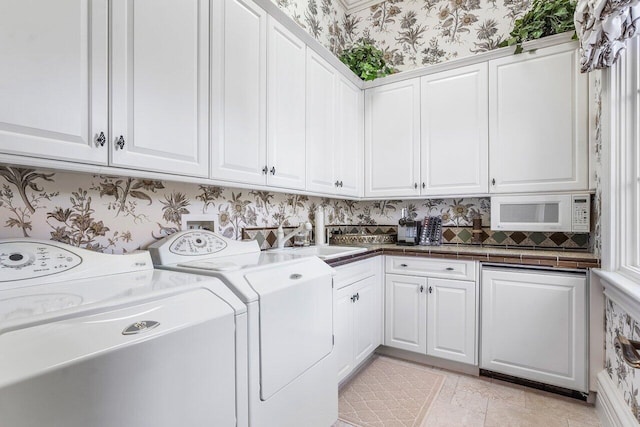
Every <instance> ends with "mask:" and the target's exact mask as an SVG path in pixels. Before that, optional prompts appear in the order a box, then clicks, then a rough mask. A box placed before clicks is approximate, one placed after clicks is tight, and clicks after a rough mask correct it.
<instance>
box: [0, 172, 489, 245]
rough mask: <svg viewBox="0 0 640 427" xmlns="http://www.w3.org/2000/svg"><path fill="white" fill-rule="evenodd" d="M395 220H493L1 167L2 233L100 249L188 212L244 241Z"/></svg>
mask: <svg viewBox="0 0 640 427" xmlns="http://www.w3.org/2000/svg"><path fill="white" fill-rule="evenodd" d="M317 205H322V206H324V207H325V216H326V218H325V224H328V225H329V224H358V225H375V224H387V225H388V224H396V223H397V221H398V219H400V211H401V209H402V208H403V207H407V208H408V210H409V213H410V215H411V216H413V217H414V218H423V217H425V216H428V215H442V218H443V225H445V226H447V225H448V226H471V225H472V219H473V218H474V217H476V216H480V217H481V218H482V221H483V223H484V224H485V225H487V224H489V223H490V217H489V211H490V204H489V199H488V198H465V199H430V200H411V201H406V202H403V201H402V200H384V201H352V200H336V199H328V198H320V197H309V196H304V195H295V194H283V193H276V192H270V191H256V190H246V189H237V188H226V187H217V186H208V185H195V184H188V183H174V182H166V181H155V180H147V179H136V178H127V177H111V176H100V175H89V174H80V173H70V172H55V173H53V172H52V173H50V172H44V171H38V170H34V169H28V168H17V167H8V166H2V165H0V238H8V237H23V236H25V237H34V238H39V239H51V240H56V241H60V242H64V243H68V244H71V245H74V246H81V247H86V248H89V249H93V250H96V251H103V252H112V253H122V252H127V251H131V250H135V249H138V248H144V247H146V246H147V245H148V244H150V243H152V242H153V241H154V240H155V239H159V238H162V237H163V236H165V235H168V234H171V233H173V232H175V231H177V230H179V229H180V227H181V215H183V214H189V213H191V214H207V215H211V217H212V219H213V221H214V222H215V225H216V231H217V232H218V233H220V234H222V235H224V236H226V237H229V238H232V239H241V238H242V229H243V228H245V227H246V228H259V227H265V228H270V227H277V226H278V225H280V224H283V225H285V226H290V225H297V224H298V223H300V222H304V221H311V222H313V221H314V217H313V212H314V210H315V208H316V206H317Z"/></svg>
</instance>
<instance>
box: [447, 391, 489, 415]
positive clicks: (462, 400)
mask: <svg viewBox="0 0 640 427" xmlns="http://www.w3.org/2000/svg"><path fill="white" fill-rule="evenodd" d="M487 403H489V398H488V397H487V396H484V395H482V394H478V393H475V392H469V391H464V390H456V392H455V393H454V394H453V396H452V397H451V405H453V406H457V407H458V408H467V409H469V410H471V411H473V412H478V413H483V414H484V413H485V412H487Z"/></svg>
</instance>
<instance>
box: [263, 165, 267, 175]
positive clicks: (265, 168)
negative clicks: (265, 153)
mask: <svg viewBox="0 0 640 427" xmlns="http://www.w3.org/2000/svg"><path fill="white" fill-rule="evenodd" d="M268 172H269V168H268V167H267V165H265V166H264V167H263V168H262V173H263V174H265V175H266V174H267V173H268Z"/></svg>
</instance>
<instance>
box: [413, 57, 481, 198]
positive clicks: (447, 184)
mask: <svg viewBox="0 0 640 427" xmlns="http://www.w3.org/2000/svg"><path fill="white" fill-rule="evenodd" d="M421 80H422V81H421V91H422V99H421V118H422V127H421V136H422V145H421V157H422V158H421V176H422V182H421V185H420V186H421V189H422V194H423V195H427V196H446V195H453V194H456V195H462V194H465V195H466V194H477V193H487V192H488V169H489V157H488V156H489V142H488V137H489V130H488V123H489V112H488V91H489V89H488V77H487V64H486V63H481V64H475V65H471V66H468V67H462V68H456V69H454V70H449V71H444V72H441V73H436V74H430V75H428V76H424V77H422V79H421Z"/></svg>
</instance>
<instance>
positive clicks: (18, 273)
mask: <svg viewBox="0 0 640 427" xmlns="http://www.w3.org/2000/svg"><path fill="white" fill-rule="evenodd" d="M80 264H82V258H81V257H80V256H79V255H77V254H75V253H73V252H71V251H68V250H66V249H63V248H61V247H58V246H54V245H48V244H46V243H40V242H2V243H0V282H10V281H13V280H22V279H32V278H35V277H42V276H48V275H51V274H59V273H62V272H65V271H67V270H71V269H72V268H74V267H77V266H79V265H80Z"/></svg>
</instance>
